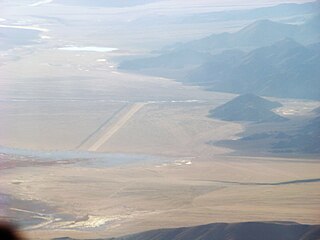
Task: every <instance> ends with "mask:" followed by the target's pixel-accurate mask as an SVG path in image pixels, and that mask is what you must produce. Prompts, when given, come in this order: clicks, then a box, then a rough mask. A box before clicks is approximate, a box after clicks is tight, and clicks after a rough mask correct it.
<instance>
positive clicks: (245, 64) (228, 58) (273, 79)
mask: <svg viewBox="0 0 320 240" xmlns="http://www.w3.org/2000/svg"><path fill="white" fill-rule="evenodd" d="M319 76H320V51H318V50H315V49H312V46H311V47H305V46H303V45H301V44H298V43H297V42H295V41H293V40H292V39H284V40H282V41H280V42H277V43H275V44H273V45H271V46H268V47H263V48H258V49H255V50H253V51H251V52H249V53H244V52H239V51H228V52H224V53H222V54H219V55H216V56H214V57H212V58H211V59H210V60H209V61H208V62H206V63H205V64H203V65H201V66H200V67H198V68H197V69H195V70H193V71H191V72H190V73H189V75H188V76H186V77H185V79H184V80H183V81H186V82H189V83H192V84H195V85H201V86H204V87H205V88H207V89H210V90H215V91H223V92H233V93H240V94H242V93H248V92H249V93H255V94H258V95H264V96H277V97H292V98H309V99H320V94H319V90H318V89H320V81H319Z"/></svg>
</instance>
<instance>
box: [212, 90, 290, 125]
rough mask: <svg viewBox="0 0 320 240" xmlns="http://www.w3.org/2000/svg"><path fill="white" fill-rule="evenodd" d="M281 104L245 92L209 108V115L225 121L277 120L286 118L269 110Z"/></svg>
mask: <svg viewBox="0 0 320 240" xmlns="http://www.w3.org/2000/svg"><path fill="white" fill-rule="evenodd" d="M281 106H282V105H281V104H280V103H278V102H271V101H268V100H266V99H264V98H261V97H258V96H255V95H253V94H245V95H241V96H239V97H236V98H235V99H233V100H231V101H230V102H227V103H225V104H223V105H222V106H219V107H217V108H215V109H213V110H211V111H210V113H209V117H212V118H219V119H222V120H226V121H253V122H278V121H284V120H286V119H285V118H283V117H281V116H279V115H277V114H275V113H274V112H272V111H271V110H272V109H273V108H277V107H281Z"/></svg>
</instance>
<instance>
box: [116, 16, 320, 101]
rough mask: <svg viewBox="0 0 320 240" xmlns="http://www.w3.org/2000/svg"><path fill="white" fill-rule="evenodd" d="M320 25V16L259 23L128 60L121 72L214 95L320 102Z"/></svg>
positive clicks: (122, 64)
mask: <svg viewBox="0 0 320 240" xmlns="http://www.w3.org/2000/svg"><path fill="white" fill-rule="evenodd" d="M319 20H320V17H319V15H317V16H315V17H313V18H311V19H310V20H309V21H307V22H306V23H304V24H302V25H291V24H283V23H278V22H273V21H270V20H259V21H256V22H254V23H252V24H250V25H249V26H247V27H245V28H243V29H241V30H240V31H238V32H235V33H222V34H214V35H212V36H209V37H207V38H204V39H200V40H196V41H192V42H189V43H184V44H179V45H176V46H175V47H174V48H173V49H172V50H170V51H167V52H165V53H163V54H160V55H159V56H153V57H147V58H139V59H133V60H127V61H123V62H122V63H120V65H119V68H120V69H123V70H130V71H137V72H141V73H144V74H151V75H160V76H164V77H171V78H175V79H176V80H177V81H181V82H184V83H188V84H192V85H200V86H203V87H204V88H206V89H208V90H214V91H222V92H232V93H239V94H244V93H254V94H257V95H265V96H277V97H291V98H309V99H319V98H320V94H319V91H318V89H320V81H319V78H318V76H320V47H319V46H320V44H319V41H320V30H319V29H320V25H319V23H320V21H319ZM302 43H303V44H302ZM304 44H307V45H304ZM223 49H228V50H225V51H223ZM248 49H251V50H248ZM217 50H219V51H220V53H218V52H216V53H215V54H213V52H214V51H217Z"/></svg>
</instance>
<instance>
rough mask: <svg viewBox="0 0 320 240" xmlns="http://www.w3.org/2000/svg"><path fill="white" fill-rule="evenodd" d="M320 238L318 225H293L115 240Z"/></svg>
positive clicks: (205, 228) (163, 232)
mask: <svg viewBox="0 0 320 240" xmlns="http://www.w3.org/2000/svg"><path fill="white" fill-rule="evenodd" d="M319 236H320V226H319V225H305V224H298V223H294V222H245V223H213V224H208V225H201V226H196V227H184V228H172V229H160V230H153V231H148V232H143V233H138V234H133V235H129V236H125V237H119V238H113V240H319ZM62 239H63V240H70V238H60V239H59V240H62ZM106 240H107V239H106ZM108 240H111V239H108Z"/></svg>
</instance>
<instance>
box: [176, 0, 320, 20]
mask: <svg viewBox="0 0 320 240" xmlns="http://www.w3.org/2000/svg"><path fill="white" fill-rule="evenodd" d="M319 11H320V1H315V2H308V3H302V4H301V3H299V4H297V3H284V4H279V5H276V6H271V7H262V8H255V9H246V10H232V11H221V12H209V13H201V14H194V15H191V16H188V17H185V18H184V19H183V20H181V21H183V22H189V23H195V22H212V21H237V20H246V19H247V20H255V19H267V18H268V19H271V18H282V19H283V18H285V17H296V18H300V17H301V16H303V15H305V14H314V13H316V12H319Z"/></svg>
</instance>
